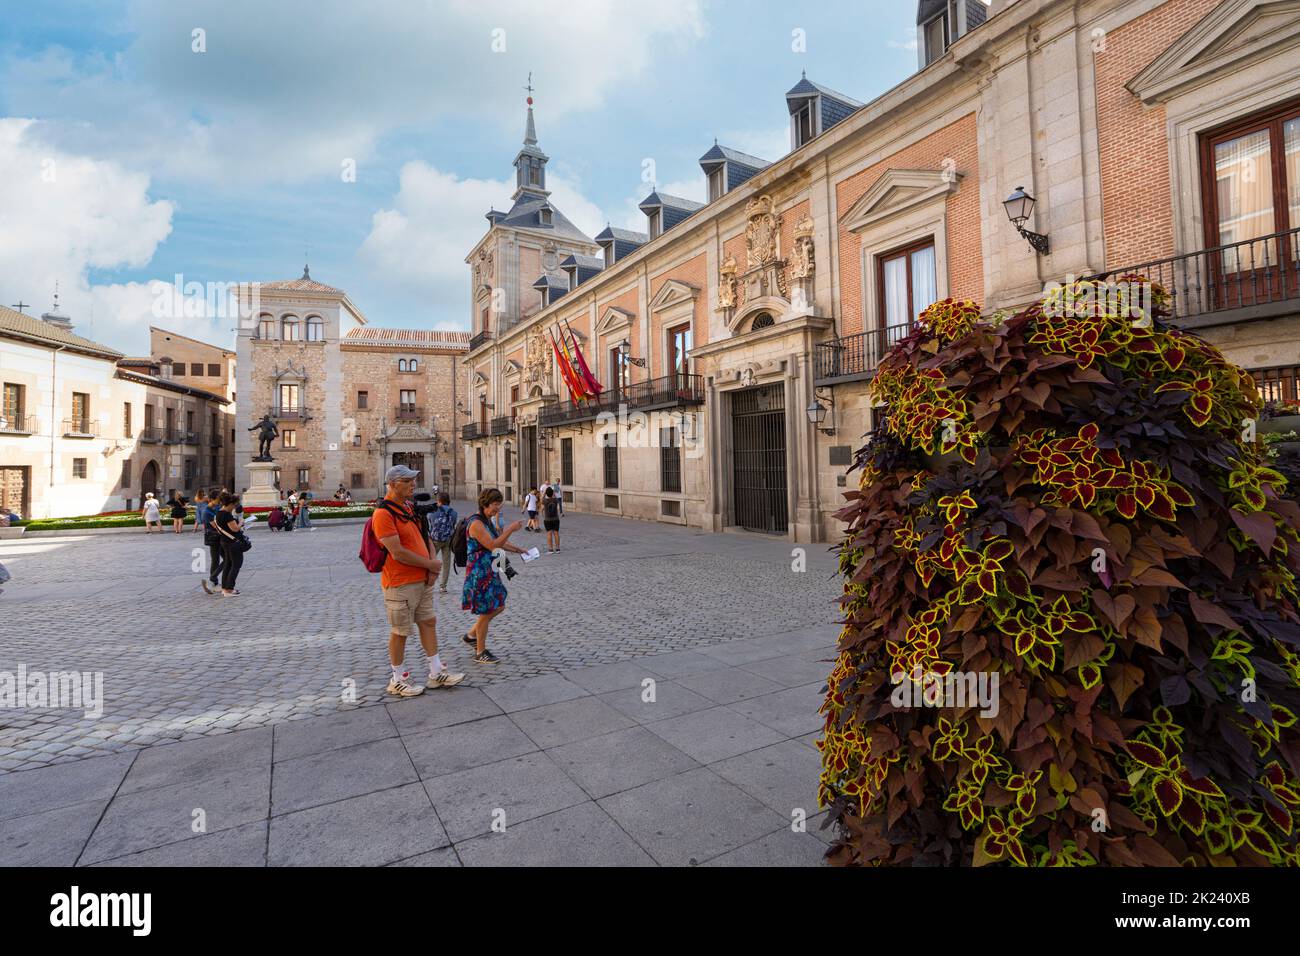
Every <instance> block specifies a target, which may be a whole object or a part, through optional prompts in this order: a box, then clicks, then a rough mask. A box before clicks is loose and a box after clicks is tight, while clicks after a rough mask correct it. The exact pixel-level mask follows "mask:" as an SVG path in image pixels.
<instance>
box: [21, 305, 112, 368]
mask: <svg viewBox="0 0 1300 956" xmlns="http://www.w3.org/2000/svg"><path fill="white" fill-rule="evenodd" d="M0 337H5V338H13V339H19V340H20V341H24V342H31V343H33V344H36V345H47V346H50V347H51V348H58V347H59V346H60V345H62V346H65V347H66V348H67V349H68V350H70V351H73V352H79V353H81V354H82V355H91V356H94V357H95V358H102V359H108V360H110V361H113V362H116V361H117V360H118V359H120V358H122V353H121V352H119V351H117V350H116V349H111V348H109V347H108V346H107V345H100V344H99V343H98V342H92V341H91V340H90V339H87V338H82V337H81V336H80V335H76V334H74V333H72V332H69V331H67V330H66V329H61V328H59V327H58V326H57V325H50V323H48V322H42V321H41V320H40V319H38V318H36V317H34V316H30V315H26V314H25V313H22V312H16V311H14V310H13V309H9V308H6V307H4V306H0Z"/></svg>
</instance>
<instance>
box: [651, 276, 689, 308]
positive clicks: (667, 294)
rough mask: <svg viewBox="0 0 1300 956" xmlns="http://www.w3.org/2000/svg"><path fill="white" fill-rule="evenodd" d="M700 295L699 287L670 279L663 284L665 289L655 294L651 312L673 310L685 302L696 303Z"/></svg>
mask: <svg viewBox="0 0 1300 956" xmlns="http://www.w3.org/2000/svg"><path fill="white" fill-rule="evenodd" d="M699 294H700V290H699V287H698V286H693V285H691V284H690V283H688V282H682V281H681V280H680V279H669V280H668V281H667V282H665V283H664V284H663V288H661V289H660V290H659V291H658V293H656V294H655V297H654V299H652V300H651V302H650V311H651V312H662V311H663V310H664V309H671V308H672V307H673V306H675V305H680V304H681V303H683V302H694V301H695V298H696V297H697V296H698V295H699Z"/></svg>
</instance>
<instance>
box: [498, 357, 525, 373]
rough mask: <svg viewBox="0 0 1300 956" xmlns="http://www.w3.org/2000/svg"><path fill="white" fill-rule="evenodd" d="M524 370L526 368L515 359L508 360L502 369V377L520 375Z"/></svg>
mask: <svg viewBox="0 0 1300 956" xmlns="http://www.w3.org/2000/svg"><path fill="white" fill-rule="evenodd" d="M523 370H524V367H523V366H522V365H520V364H519V363H518V362H516V361H515V360H514V359H506V363H505V365H503V366H502V367H501V374H502V375H518V374H519V373H520V372H522V371H523Z"/></svg>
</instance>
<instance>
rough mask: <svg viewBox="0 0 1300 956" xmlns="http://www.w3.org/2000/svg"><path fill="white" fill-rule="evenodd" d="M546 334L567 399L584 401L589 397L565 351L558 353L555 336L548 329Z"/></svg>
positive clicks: (558, 348)
mask: <svg viewBox="0 0 1300 956" xmlns="http://www.w3.org/2000/svg"><path fill="white" fill-rule="evenodd" d="M546 334H547V335H549V336H550V337H551V348H552V349H553V350H554V352H555V364H556V365H557V366H558V367H559V369H560V378H562V379H564V385H565V387H566V388H567V389H568V390H569V398H570V399H572V400H573V401H575V402H583V401H586V400H587V399H588V398H590V397H591V396H590V395H588V394H587V391H586V389H585V387H584V385H583V383H582V380H581V379H579V378H578V375H577V373H576V372H575V371H574V370H573V366H572V365H570V364H569V360H568V358H567V350H566V351H565V352H564V353H562V352H561V351H560V347H559V346H558V345H557V344H556V343H555V336H554V334H553V333H552V332H551V331H550V330H549V329H548V330H547V332H546Z"/></svg>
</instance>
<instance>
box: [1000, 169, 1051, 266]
mask: <svg viewBox="0 0 1300 956" xmlns="http://www.w3.org/2000/svg"><path fill="white" fill-rule="evenodd" d="M1002 206H1003V208H1004V209H1006V211H1007V218H1008V219H1010V220H1011V224H1012V225H1013V226H1015V227H1016V231H1017V232H1019V233H1020V234H1021V235H1022V236H1024V237H1025V240H1026V241H1027V242H1028V243H1029V245H1030V246H1032V247H1033V249H1034V251H1035V252H1037V253H1038V254H1039V255H1040V256H1046V255H1050V254H1051V249H1052V246H1051V243H1050V242H1049V241H1048V238H1047V237H1046V236H1044V235H1043V234H1042V233H1038V232H1034V231H1032V230H1030V229H1026V228H1025V223H1026V222H1028V221H1029V214H1030V213H1032V212H1033V211H1034V197H1033V196H1031V195H1029V193H1027V192H1025V187H1024V186H1017V187H1016V191H1015V192H1013V193H1012V194H1011V195H1010V196H1008V197H1007V198H1006V199H1004V200H1002Z"/></svg>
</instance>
